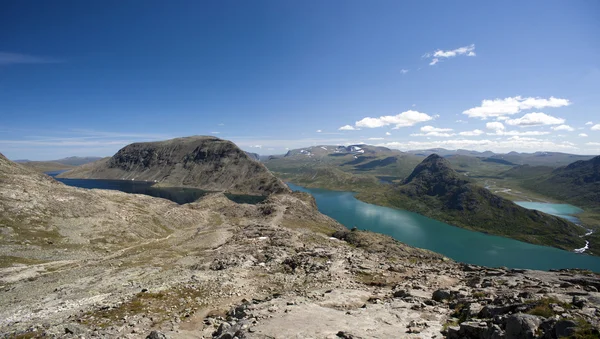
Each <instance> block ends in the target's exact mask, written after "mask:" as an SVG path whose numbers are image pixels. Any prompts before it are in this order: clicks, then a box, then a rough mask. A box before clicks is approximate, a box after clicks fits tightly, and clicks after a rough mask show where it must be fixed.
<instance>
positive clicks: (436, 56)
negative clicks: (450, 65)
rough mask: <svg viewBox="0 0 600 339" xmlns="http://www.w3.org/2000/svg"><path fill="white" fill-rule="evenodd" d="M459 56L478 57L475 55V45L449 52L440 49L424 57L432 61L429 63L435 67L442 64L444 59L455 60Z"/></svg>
mask: <svg viewBox="0 0 600 339" xmlns="http://www.w3.org/2000/svg"><path fill="white" fill-rule="evenodd" d="M458 55H465V56H469V57H474V56H475V55H476V54H475V44H471V45H469V46H464V47H459V48H457V49H451V50H447V51H444V50H441V49H438V50H437V51H435V52H431V53H425V55H423V57H424V58H428V59H431V61H430V62H429V65H430V66H433V65H435V64H437V63H438V62H440V61H441V60H442V59H447V58H454V57H455V56H458Z"/></svg>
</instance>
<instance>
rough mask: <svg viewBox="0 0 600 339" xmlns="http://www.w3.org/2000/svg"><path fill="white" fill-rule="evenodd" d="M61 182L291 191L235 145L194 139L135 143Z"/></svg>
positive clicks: (72, 172) (250, 191)
mask: <svg viewBox="0 0 600 339" xmlns="http://www.w3.org/2000/svg"><path fill="white" fill-rule="evenodd" d="M59 177H61V178H84V179H116V180H119V179H123V180H143V181H153V182H156V183H157V185H159V186H165V187H166V186H180V187H196V188H200V189H204V190H208V191H227V192H231V193H240V194H252V195H268V194H271V193H282V192H290V190H289V188H288V187H287V186H286V185H285V184H284V183H283V182H282V181H281V180H279V179H277V178H276V177H275V176H273V174H271V173H270V172H269V170H268V169H267V168H266V167H265V166H264V165H263V164H261V163H260V162H258V161H256V160H254V159H251V158H250V157H249V156H248V154H246V152H244V151H242V150H241V149H239V148H238V147H237V146H236V145H235V144H234V143H232V142H231V141H227V140H223V139H219V138H216V137H212V136H193V137H184V138H176V139H170V140H165V141H157V142H143V143H133V144H130V145H127V146H125V147H123V148H122V149H120V150H119V151H118V152H117V153H116V154H115V155H113V156H112V157H109V158H105V159H101V160H99V161H97V162H94V163H90V164H85V165H83V166H80V167H77V168H75V169H73V170H70V171H67V172H65V173H62V174H60V175H59Z"/></svg>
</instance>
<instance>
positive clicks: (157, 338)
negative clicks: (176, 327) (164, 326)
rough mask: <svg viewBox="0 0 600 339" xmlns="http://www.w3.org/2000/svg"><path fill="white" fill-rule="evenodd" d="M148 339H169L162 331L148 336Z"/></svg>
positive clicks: (153, 332)
mask: <svg viewBox="0 0 600 339" xmlns="http://www.w3.org/2000/svg"><path fill="white" fill-rule="evenodd" d="M146 339H167V336H166V335H165V334H164V333H162V332H160V331H152V332H150V334H148V336H146Z"/></svg>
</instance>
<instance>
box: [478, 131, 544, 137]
mask: <svg viewBox="0 0 600 339" xmlns="http://www.w3.org/2000/svg"><path fill="white" fill-rule="evenodd" d="M547 134H550V132H545V131H524V132H521V131H496V132H494V133H488V135H506V136H521V137H524V136H528V137H530V136H539V135H547Z"/></svg>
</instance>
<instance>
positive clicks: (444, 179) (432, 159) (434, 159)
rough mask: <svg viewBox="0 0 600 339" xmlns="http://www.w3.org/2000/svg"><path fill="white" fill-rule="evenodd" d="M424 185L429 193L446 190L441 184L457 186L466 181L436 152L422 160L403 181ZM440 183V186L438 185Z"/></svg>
mask: <svg viewBox="0 0 600 339" xmlns="http://www.w3.org/2000/svg"><path fill="white" fill-rule="evenodd" d="M404 183H405V184H409V183H414V184H418V185H422V186H424V187H423V188H424V189H426V191H427V192H428V194H429V195H437V194H439V193H442V191H444V192H445V191H446V189H441V188H442V187H441V186H446V185H452V186H457V185H461V184H466V183H468V180H465V179H463V178H461V177H460V175H459V174H458V173H456V171H454V170H453V169H452V166H451V165H450V162H449V161H448V160H446V159H444V158H443V157H440V156H439V155H437V154H431V155H430V156H428V157H427V158H425V160H423V161H422V162H421V163H420V164H419V165H417V167H415V169H414V170H413V172H412V173H411V174H410V175H409V176H408V177H407V178H406V180H405V181H404ZM440 185H441V186H440Z"/></svg>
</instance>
